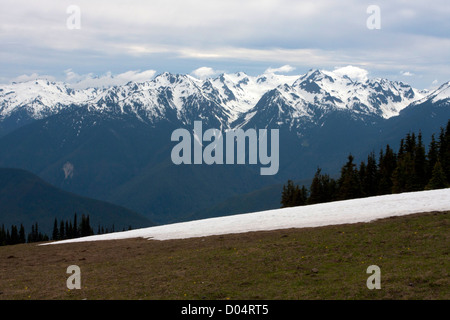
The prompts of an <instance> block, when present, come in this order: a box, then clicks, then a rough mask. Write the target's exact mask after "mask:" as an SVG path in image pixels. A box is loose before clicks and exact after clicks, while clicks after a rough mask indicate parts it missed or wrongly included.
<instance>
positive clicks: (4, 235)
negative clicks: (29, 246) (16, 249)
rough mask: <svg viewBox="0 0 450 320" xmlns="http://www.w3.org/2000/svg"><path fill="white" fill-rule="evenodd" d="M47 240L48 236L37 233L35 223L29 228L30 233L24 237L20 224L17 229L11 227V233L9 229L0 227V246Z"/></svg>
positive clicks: (23, 230)
mask: <svg viewBox="0 0 450 320" xmlns="http://www.w3.org/2000/svg"><path fill="white" fill-rule="evenodd" d="M48 240H49V238H48V236H47V235H46V234H43V233H42V232H40V231H39V227H38V224H37V223H35V224H33V225H32V226H31V232H30V233H28V235H27V236H26V237H25V228H24V226H23V225H22V224H21V225H20V228H17V226H16V225H12V226H11V231H10V230H9V229H6V230H5V225H2V228H1V229H0V246H7V245H13V244H19V243H27V242H28V243H31V242H39V241H48Z"/></svg>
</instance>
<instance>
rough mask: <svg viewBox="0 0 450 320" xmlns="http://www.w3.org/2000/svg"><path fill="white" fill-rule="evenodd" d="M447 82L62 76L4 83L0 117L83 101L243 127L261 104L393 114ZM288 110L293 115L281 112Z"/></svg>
mask: <svg viewBox="0 0 450 320" xmlns="http://www.w3.org/2000/svg"><path fill="white" fill-rule="evenodd" d="M449 86H450V85H449V82H447V83H445V84H443V85H442V86H441V87H440V88H438V89H437V90H435V91H433V92H432V93H427V92H424V91H420V90H417V89H415V88H412V87H411V86H409V85H407V84H404V83H402V82H396V81H390V80H387V79H366V74H365V73H364V70H363V69H359V68H355V67H352V68H341V69H338V70H335V71H327V70H319V69H311V70H309V71H308V72H307V73H306V74H304V75H281V74H277V73H273V72H266V73H264V74H262V75H259V76H250V75H248V74H246V73H244V72H237V73H231V74H228V73H223V74H221V75H219V76H217V77H215V78H208V79H197V78H195V77H193V76H191V75H184V74H172V73H169V72H164V73H161V74H159V75H157V76H156V77H154V78H153V79H150V80H147V81H144V82H128V83H127V84H125V85H117V86H113V87H110V88H106V89H103V88H102V89H95V88H92V89H85V90H83V89H77V90H75V89H73V88H71V87H70V85H68V84H66V83H62V82H50V81H46V80H35V81H27V82H22V83H13V84H10V85H3V86H0V121H2V120H4V119H6V118H8V117H11V116H13V115H14V114H16V113H20V114H21V115H22V116H23V114H24V112H25V114H26V115H27V116H28V117H29V118H30V119H40V118H44V117H46V116H49V115H52V114H56V113H58V112H60V111H61V110H64V109H65V108H67V107H69V106H78V107H81V108H83V107H84V108H87V110H88V111H91V110H92V111H97V112H113V113H130V114H134V115H136V116H137V117H139V118H140V119H142V120H145V121H150V122H154V121H158V120H159V119H164V118H166V117H167V116H168V114H169V113H170V114H175V115H176V117H178V118H179V119H180V120H182V121H183V122H185V123H190V122H192V121H193V119H191V118H192V117H198V118H205V117H206V118H208V117H213V118H216V119H217V120H218V121H219V122H220V123H221V125H224V126H226V127H229V126H231V124H234V125H237V126H239V125H242V123H241V124H239V119H245V122H247V121H249V120H250V119H251V117H253V116H254V115H255V114H257V113H258V110H259V109H258V108H261V103H262V102H264V103H266V104H267V103H269V104H271V105H273V106H276V109H277V110H278V111H277V112H276V114H277V116H276V117H281V118H283V119H285V120H286V118H290V120H293V119H295V118H310V119H312V118H313V117H316V118H317V117H319V118H320V117H322V116H323V115H324V114H327V113H329V112H339V111H345V112H351V113H353V114H354V115H355V116H356V117H364V116H367V115H370V116H377V117H382V118H390V117H393V116H397V115H398V114H399V113H400V111H401V110H403V109H404V108H406V107H407V106H409V105H410V104H411V103H413V102H417V101H422V100H423V99H427V98H430V99H431V98H432V99H433V101H438V100H445V99H448V98H449V97H450V89H449ZM287 110H289V111H288V114H285V115H282V114H283V112H287ZM273 115H274V116H275V113H273ZM273 120H274V121H275V122H277V123H281V122H283V121H285V120H280V119H278V120H277V119H273ZM290 122H292V121H290Z"/></svg>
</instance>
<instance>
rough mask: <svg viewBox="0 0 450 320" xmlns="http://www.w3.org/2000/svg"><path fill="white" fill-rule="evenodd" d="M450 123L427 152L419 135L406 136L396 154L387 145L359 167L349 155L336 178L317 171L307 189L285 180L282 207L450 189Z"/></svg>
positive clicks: (433, 139)
mask: <svg viewBox="0 0 450 320" xmlns="http://www.w3.org/2000/svg"><path fill="white" fill-rule="evenodd" d="M449 182H450V120H449V121H448V123H447V126H446V128H445V129H444V128H441V129H440V133H439V136H438V138H437V139H436V136H435V134H433V135H432V136H431V142H430V144H429V147H428V152H426V150H425V146H424V144H423V142H422V135H421V133H420V132H419V134H418V135H416V134H415V133H408V134H407V135H406V137H405V138H404V139H401V141H400V147H399V151H398V152H397V153H395V152H394V151H393V149H392V148H391V147H390V146H389V145H386V148H385V149H384V150H383V149H382V150H381V151H380V153H379V156H378V161H377V159H376V156H375V153H374V152H372V153H370V154H369V155H368V157H367V161H362V162H361V163H360V165H359V167H358V166H357V165H356V164H355V163H354V157H353V156H352V155H351V154H350V155H349V156H348V158H347V162H346V163H345V164H344V166H343V167H342V168H341V171H340V176H339V178H338V179H333V178H331V177H330V176H329V175H328V174H324V173H322V170H321V169H320V168H318V169H317V171H316V173H315V175H314V178H313V180H312V182H311V185H310V187H309V189H307V188H306V187H305V186H302V187H301V188H300V187H299V186H298V185H294V183H293V181H292V180H288V182H287V184H286V185H284V186H283V190H282V194H281V207H282V208H284V207H293V206H301V205H308V204H315V203H323V202H329V201H337V200H345V199H355V198H362V197H370V196H376V195H384V194H391V193H401V192H410V191H421V190H431V189H441V188H448V187H450V183H449Z"/></svg>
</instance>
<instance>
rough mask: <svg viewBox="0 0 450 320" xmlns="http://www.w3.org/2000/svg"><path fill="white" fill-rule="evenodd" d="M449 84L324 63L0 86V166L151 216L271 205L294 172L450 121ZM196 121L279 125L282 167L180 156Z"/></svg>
mask: <svg viewBox="0 0 450 320" xmlns="http://www.w3.org/2000/svg"><path fill="white" fill-rule="evenodd" d="M449 88H450V82H446V83H444V84H442V85H441V86H440V87H439V88H437V89H435V90H433V91H426V90H418V89H415V88H413V87H411V86H409V85H408V84H405V83H402V82H398V81H390V80H387V79H367V80H364V81H361V80H357V79H353V78H351V77H349V76H347V75H342V74H337V73H335V72H332V71H326V70H310V71H309V72H307V73H306V74H304V75H299V76H286V75H278V74H273V73H267V74H263V75H260V76H256V77H254V76H249V75H247V74H245V73H243V72H239V73H235V74H222V75H220V76H218V77H216V78H210V79H205V80H200V79H196V78H194V77H192V76H190V75H182V74H170V73H162V74H160V75H158V76H156V77H155V78H153V79H149V80H148V81H145V82H129V83H127V84H125V85H121V86H114V87H110V88H101V89H100V88H89V89H83V90H81V89H79V90H75V89H72V88H71V87H70V85H68V84H65V83H58V82H50V81H46V80H36V81H29V82H23V83H12V84H9V85H1V86H0V150H2V151H1V154H0V166H1V167H16V168H21V169H25V170H29V171H31V172H33V173H34V174H36V175H38V176H39V177H41V178H43V179H44V180H46V181H48V182H49V183H51V184H52V185H54V186H56V187H58V188H61V189H64V190H67V191H70V192H73V193H77V194H80V195H82V196H88V197H92V198H95V199H100V200H104V201H109V202H112V203H114V204H118V205H121V206H124V207H126V208H130V209H132V210H134V211H136V212H139V213H141V214H143V215H145V216H146V217H147V218H149V219H151V220H152V221H154V222H156V223H167V222H174V221H181V220H187V219H193V218H198V217H210V216H215V215H225V214H231V213H242V212H248V211H258V210H263V209H273V208H276V207H279V197H280V193H281V188H280V185H282V184H283V183H284V182H285V181H286V180H287V179H293V180H302V181H306V182H307V181H308V179H311V178H312V176H313V175H314V172H315V170H316V169H317V167H321V168H323V169H324V171H326V172H329V173H331V174H337V173H338V170H339V168H340V166H341V165H342V162H343V161H344V160H345V158H346V156H347V155H348V154H349V153H352V154H353V155H354V156H355V159H356V160H361V159H364V158H365V157H367V154H368V153H369V152H372V151H374V152H379V150H380V149H381V148H383V147H384V146H385V145H386V144H391V146H392V147H394V148H396V147H397V146H396V145H395V144H396V143H398V141H399V140H400V139H401V138H403V137H404V135H405V134H406V133H408V132H411V131H415V132H418V131H419V130H420V131H421V133H422V135H423V137H424V142H425V143H428V142H429V139H430V137H431V134H433V133H437V132H438V130H439V128H440V126H444V125H445V124H446V122H447V121H448V119H449V118H450V89H449ZM196 120H201V121H202V122H203V126H204V130H206V129H207V128H219V129H222V130H225V129H236V128H242V129H244V130H245V129H249V128H255V129H264V128H276V129H279V132H280V134H279V135H280V146H279V148H280V154H279V159H280V169H279V171H278V173H277V174H276V175H274V176H261V175H259V166H254V165H249V164H246V165H210V166H208V165H179V166H177V165H174V164H173V163H172V161H171V157H170V155H171V150H172V148H173V147H174V145H175V143H174V142H172V141H171V134H172V132H173V131H174V130H175V129H178V128H186V129H188V130H189V131H192V129H193V123H194V121H196ZM278 189H280V190H279V191H277V190H278ZM269 190H271V191H270V192H269ZM249 199H251V201H249Z"/></svg>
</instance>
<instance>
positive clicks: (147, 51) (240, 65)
mask: <svg viewBox="0 0 450 320" xmlns="http://www.w3.org/2000/svg"><path fill="white" fill-rule="evenodd" d="M73 5H75V7H73ZM371 5H375V6H377V8H379V9H380V11H379V18H380V19H379V20H378V19H377V17H378V16H377V14H376V12H375V11H372V10H369V12H368V8H369V9H370V7H369V6H371ZM71 6H72V7H71ZM74 8H75V9H77V8H78V9H79V16H78V15H77V11H76V10H75V11H74V10H73V9H74ZM78 17H79V19H78ZM374 19H375V20H374ZM368 22H369V26H368ZM78 27H79V28H78ZM373 27H375V28H373ZM348 65H352V66H356V67H359V68H363V69H365V70H366V71H367V74H368V77H369V78H371V77H383V78H388V79H391V80H401V81H404V82H406V83H409V84H411V85H413V86H414V87H416V88H419V89H423V88H432V87H434V86H437V85H439V84H442V83H443V82H446V81H449V80H450V4H449V1H448V0H433V1H423V0H422V1H415V0H407V1H406V0H403V1H400V0H384V1H366V0H348V1H331V0H311V1H299V0H279V1H275V0H220V1H219V0H143V1H140V0H128V1H119V0H89V1H86V0H70V1H69V0H40V1H31V0H26V1H25V0H2V1H1V2H0V83H8V82H10V81H22V80H27V79H32V78H36V77H45V78H48V79H50V80H58V81H67V82H71V83H74V82H80V81H81V82H82V83H85V84H86V85H92V84H95V83H97V84H102V83H103V84H119V83H122V82H126V81H127V80H145V79H149V78H151V77H153V76H155V75H156V74H159V73H162V72H165V71H168V72H172V73H184V74H192V75H194V76H198V77H207V76H214V75H216V74H218V73H222V72H238V71H244V72H246V73H248V74H250V75H258V74H262V73H264V72H267V71H272V72H279V73H284V74H303V73H305V72H307V71H308V70H309V69H315V68H318V69H326V70H334V69H336V68H341V67H344V66H348Z"/></svg>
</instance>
